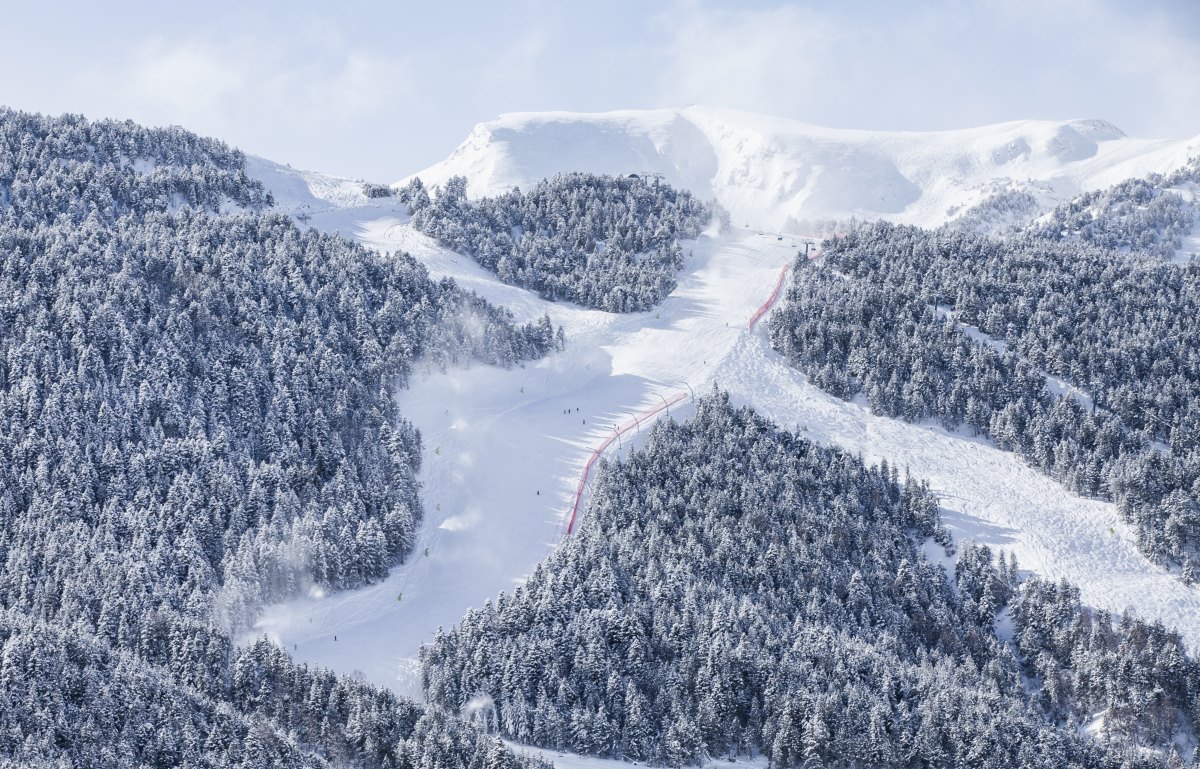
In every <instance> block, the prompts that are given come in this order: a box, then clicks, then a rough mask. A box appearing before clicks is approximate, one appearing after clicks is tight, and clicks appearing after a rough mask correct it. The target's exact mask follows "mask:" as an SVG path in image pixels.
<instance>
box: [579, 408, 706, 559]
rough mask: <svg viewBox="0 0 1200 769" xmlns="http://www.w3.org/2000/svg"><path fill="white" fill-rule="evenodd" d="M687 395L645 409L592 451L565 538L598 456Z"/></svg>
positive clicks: (585, 467)
mask: <svg viewBox="0 0 1200 769" xmlns="http://www.w3.org/2000/svg"><path fill="white" fill-rule="evenodd" d="M687 395H688V394H687V393H685V392H679V393H675V394H674V395H672V396H671V397H670V398H666V399H664V400H663V402H662V403H660V404H659V405H657V406H655V407H654V408H650V409H646V410H645V411H643V412H642V413H641V414H638V415H637V418H636V419H634V420H633V422H626V423H625V424H623V425H621V426H620V427H617V428H615V429H614V430H613V432H612V434H611V435H609V436H608V437H607V438H605V439H604V442H603V443H601V444H600V445H599V446H597V447H596V449H595V451H593V452H592V454H591V456H589V457H588V461H587V464H585V465H584V466H583V474H582V475H581V476H580V477H579V488H577V489H576V490H575V501H574V502H573V503H572V504H571V513H570V517H569V518H568V519H567V533H566V535H565V536H570V535H571V532H572V531H573V530H574V529H575V516H576V515H577V514H578V513H579V503H580V502H581V501H582V500H583V490H584V488H585V487H586V486H587V480H588V475H590V474H591V472H592V465H594V464H596V461H597V460H598V459H600V455H601V454H603V453H604V451H605V449H607V448H608V447H609V446H611V445H612V444H613V441H615V440H617V439H618V438H620V436H622V435H624V434H625V433H627V432H629V431H630V430H632V429H633V428H634V427H639V428H640V427H641V423H642V421H643V420H646V419H650V418H651V417H653V416H656V415H657V414H659V413H661V412H663V411H666V410H667V409H669V408H670V407H671V406H674V405H675V404H676V403H679V401H681V400H683V399H684V398H686V397H687Z"/></svg>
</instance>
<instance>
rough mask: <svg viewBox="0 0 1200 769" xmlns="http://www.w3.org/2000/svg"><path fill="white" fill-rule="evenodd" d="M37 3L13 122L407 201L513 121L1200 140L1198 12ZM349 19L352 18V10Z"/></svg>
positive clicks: (0, 56)
mask: <svg viewBox="0 0 1200 769" xmlns="http://www.w3.org/2000/svg"><path fill="white" fill-rule="evenodd" d="M245 5H250V3H249V2H240V3H233V2H230V3H226V2H222V1H221V0H205V2H198V3H187V4H186V5H184V4H176V3H164V2H161V1H160V2H121V1H120V0H114V1H113V2H105V3H96V2H89V3H79V4H67V3H55V2H46V1H44V0H43V1H42V2H34V1H33V0H27V1H26V2H21V3H14V2H10V1H9V0H0V31H2V32H3V44H0V72H2V73H3V76H2V77H0V103H3V104H7V105H9V106H13V107H17V108H20V109H26V110H36V111H42V112H51V113H55V114H57V113H61V112H78V113H83V114H85V115H87V116H88V117H91V118H98V117H129V118H133V119H135V120H137V121H139V122H142V123H147V124H151V125H165V124H171V123H177V124H180V125H183V126H185V127H187V128H190V129H193V130H195V131H198V132H201V133H204V134H209V135H213V136H217V137H219V138H222V139H224V140H226V141H228V142H230V143H231V144H235V145H237V146H239V147H241V148H242V149H244V150H246V151H247V152H252V153H255V154H260V155H265V156H267V157H270V158H272V159H274V160H278V161H280V162H287V163H291V164H292V165H294V166H298V167H303V168H310V169H316V170H321V171H325V172H328V173H333V174H339V175H345V176H354V177H364V178H368V179H373V180H378V181H394V180H397V179H399V178H401V177H403V176H405V175H407V174H409V173H411V172H414V171H418V170H420V169H421V168H423V167H425V166H426V165H429V164H430V163H433V162H435V161H437V160H440V159H441V158H443V157H445V156H446V155H447V154H448V153H449V152H450V151H451V150H453V148H454V147H455V146H456V145H457V144H458V143H459V142H460V141H461V140H462V139H463V138H464V137H465V136H466V134H467V133H468V131H470V129H471V127H472V126H473V125H474V124H475V123H477V122H480V121H483V120H488V119H490V118H492V117H495V116H496V115H498V114H500V113H503V112H515V111H529V110H550V109H568V110H586V111H592V110H609V109H621V108H641V107H657V106H676V105H685V104H712V105H719V106H727V107H736V108H742V109H747V110H754V111H759V112H766V113H771V114H777V115H783V116H787V117H792V118H797V119H799V120H803V121H806V122H809V123H816V124H820V125H829V126H839V127H854V128H877V129H912V130H924V129H937V128H958V127H965V126H971V125H979V124H983V123H989V122H997V121H1002V120H1014V119H1020V118H1076V117H1083V118H1090V117H1097V118H1104V119H1106V120H1109V121H1111V122H1113V123H1115V124H1116V125H1117V126H1118V127H1120V128H1122V129H1123V130H1124V131H1125V132H1126V133H1128V134H1130V135H1131V136H1142V137H1156V138H1157V137H1163V138H1165V137H1180V138H1181V137H1191V136H1195V135H1197V134H1200V2H1197V0H1140V1H1138V2H1133V1H1130V2H1118V1H1117V0H971V1H968V0H963V1H961V2H953V1H951V0H944V1H938V0H935V1H934V2H926V3H917V2H893V1H892V0H877V1H876V2H855V1H854V0H845V1H844V2H766V1H765V0H752V1H747V0H742V1H741V2H736V3H733V2H729V3H718V2H705V1H704V0H691V1H686V2H685V1H682V0H681V1H679V2H674V1H667V0H664V1H663V2H655V1H654V0H597V1H594V2H586V1H584V0H559V1H558V2H546V1H543V0H490V1H488V2H471V3H466V2H453V1H452V0H425V1H424V2H420V3H410V2H378V3H368V2H352V1H347V0H343V1H342V2H337V3H333V2H311V3H310V2H302V1H301V0H287V1H286V2H283V1H279V2H262V3H257V4H255V9H254V10H246V9H245V8H244V7H242V6H245ZM335 6H336V7H335Z"/></svg>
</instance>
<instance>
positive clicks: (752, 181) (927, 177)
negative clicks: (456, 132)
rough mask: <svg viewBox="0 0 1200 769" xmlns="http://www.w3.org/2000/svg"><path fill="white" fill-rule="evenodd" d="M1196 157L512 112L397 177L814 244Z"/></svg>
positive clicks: (1077, 129) (1064, 192) (1014, 140)
mask: <svg viewBox="0 0 1200 769" xmlns="http://www.w3.org/2000/svg"><path fill="white" fill-rule="evenodd" d="M1196 154H1200V136H1196V137H1193V138H1191V139H1137V138H1130V137H1128V136H1126V135H1125V134H1124V133H1123V132H1122V131H1121V130H1120V129H1119V128H1117V127H1116V126H1114V125H1113V124H1111V123H1109V122H1107V121H1104V120H1097V119H1082V120H1016V121H1009V122H1005V123H997V124H993V125H985V126H979V127H975V128H965V129H954V130H943V131H929V132H919V131H874V130H864V129H838V128H824V127H821V126H815V125H810V124H807V123H803V122H800V121H795V120H791V119H787V118H779V117H772V116H768V115H758V114H753V113H747V112H738V111H735V110H728V109H718V108H712V107H699V106H692V107H684V108H678V109H672V108H666V109H654V110H621V111H614V112H601V113H578V112H514V113H507V114H504V115H501V116H500V117H498V118H496V119H495V120H491V121H487V122H483V123H479V124H478V125H476V126H475V128H474V129H473V130H472V131H471V133H470V134H469V135H468V136H467V138H466V139H465V140H464V141H463V142H462V143H461V144H460V145H459V146H458V147H457V148H456V149H455V150H454V151H453V152H452V153H451V154H450V155H449V156H448V157H447V158H446V159H445V160H443V161H441V162H439V163H435V164H434V165H432V166H429V167H428V168H426V169H424V170H423V171H420V172H418V173H416V174H413V175H411V176H409V177H406V178H405V179H404V180H402V182H406V181H408V180H410V179H412V178H413V177H414V176H415V177H420V178H421V179H422V181H424V182H425V183H426V184H434V185H436V184H442V183H444V182H445V181H446V180H447V179H449V178H450V177H451V176H466V177H467V178H468V179H469V180H470V183H469V185H468V193H469V194H470V195H471V196H472V197H477V196H487V195H494V194H497V193H500V192H504V191H507V190H508V189H511V188H512V187H522V188H524V187H528V186H530V185H532V184H534V183H536V182H537V181H538V180H540V179H542V178H546V177H550V176H553V175H554V174H556V173H559V172H565V171H581V170H582V171H588V172H592V173H606V174H614V175H615V174H628V173H639V174H642V173H651V174H660V175H661V176H662V178H663V179H664V180H665V181H666V182H668V183H669V184H671V185H673V186H676V187H680V188H684V189H688V190H690V191H692V192H693V193H695V194H696V195H698V196H699V197H702V198H709V199H713V200H715V201H716V202H718V203H720V204H721V205H722V206H723V207H724V208H725V209H726V210H728V211H729V213H730V215H731V217H732V220H733V223H734V224H736V225H739V226H741V225H748V226H753V227H762V228H770V229H776V230H784V231H790V232H811V231H812V230H813V229H814V224H813V223H814V222H816V221H817V220H825V219H846V218H849V217H858V218H885V219H889V220H893V221H897V222H902V223H910V224H920V225H924V226H931V225H937V224H940V223H942V222H944V221H947V220H948V219H950V218H953V216H954V215H955V214H956V213H958V212H959V211H961V210H963V209H965V208H967V207H970V206H972V205H975V204H977V203H979V202H981V201H983V200H985V199H987V198H988V197H990V196H991V195H993V194H995V193H996V192H999V191H1003V190H1011V189H1020V190H1027V191H1031V192H1034V193H1035V194H1036V195H1037V197H1038V198H1039V199H1040V200H1041V201H1042V202H1043V203H1044V204H1046V205H1051V204H1054V203H1058V202H1061V201H1062V200H1064V199H1066V198H1069V197H1071V196H1073V195H1076V194H1078V193H1080V192H1083V191H1088V190H1091V189H1095V188H1098V187H1103V186H1107V185H1110V184H1112V183H1115V182H1117V181H1120V180H1122V179H1124V178H1128V177H1132V176H1145V175H1146V174H1149V173H1154V172H1159V173H1166V172H1170V171H1172V170H1175V169H1176V168H1178V167H1180V166H1182V165H1183V164H1184V163H1185V162H1186V161H1187V159H1188V158H1189V157H1190V156H1193V155H1196Z"/></svg>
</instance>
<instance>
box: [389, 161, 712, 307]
mask: <svg viewBox="0 0 1200 769" xmlns="http://www.w3.org/2000/svg"><path fill="white" fill-rule="evenodd" d="M400 197H401V199H402V200H404V201H405V202H406V203H407V204H408V206H409V208H410V210H411V211H412V214H413V223H414V224H415V225H416V227H417V228H418V229H419V230H421V231H422V232H424V233H425V234H427V235H429V236H431V237H433V238H434V239H435V240H437V241H438V242H440V243H441V244H442V245H444V246H446V247H447V248H451V249H453V250H455V251H459V252H461V253H464V254H468V255H470V256H471V257H472V258H473V259H475V260H476V261H477V262H479V263H480V264H481V265H483V266H484V267H486V268H487V269H489V270H491V271H492V272H494V273H496V274H497V275H498V276H499V277H500V279H501V280H502V281H504V282H505V283H510V284H512V285H515V286H521V287H522V288H528V289H530V290H532V291H536V292H538V293H539V294H541V295H542V296H543V297H545V298H547V299H550V300H559V299H566V300H569V301H572V302H576V303H578V304H581V305H584V306H585V307H594V308H597V309H601V310H608V311H610V312H635V311H639V310H647V309H649V308H650V307H653V306H654V305H655V304H658V303H659V302H660V301H662V299H663V298H664V297H666V295H667V294H669V293H671V291H672V290H673V289H674V288H675V276H676V274H677V273H678V272H679V269H680V268H681V267H682V266H683V253H682V251H681V249H680V247H679V241H680V240H683V239H687V238H694V237H696V236H698V235H699V234H700V230H701V228H703V227H704V225H705V224H707V223H708V221H709V219H710V218H711V217H712V213H711V211H710V210H709V208H708V207H707V206H705V205H704V204H702V203H700V202H699V201H697V200H696V199H695V198H693V197H692V196H691V195H690V194H689V193H687V192H680V191H676V190H674V189H672V188H671V187H670V186H668V185H666V184H662V183H659V182H657V181H655V182H653V183H651V182H647V181H646V180H643V179H641V178H637V177H617V178H614V177H609V176H595V175H592V174H563V175H560V176H556V177H554V178H553V179H545V180H543V181H541V182H538V184H537V186H535V187H534V188H533V191H531V192H529V193H522V192H521V191H520V190H516V189H514V190H513V191H511V192H508V193H506V194H504V195H500V196H498V197H495V198H484V199H482V200H476V201H470V200H468V199H467V180H466V179H464V178H463V177H454V178H452V179H450V180H449V181H448V182H446V185H445V186H444V187H442V188H440V189H439V190H437V194H436V195H435V196H434V197H433V198H432V199H431V198H430V196H429V194H428V193H427V192H426V190H425V188H424V186H423V185H422V184H421V180H420V179H415V180H414V181H413V182H411V183H410V184H409V185H408V186H407V187H405V188H404V189H403V190H401V192H400Z"/></svg>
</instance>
